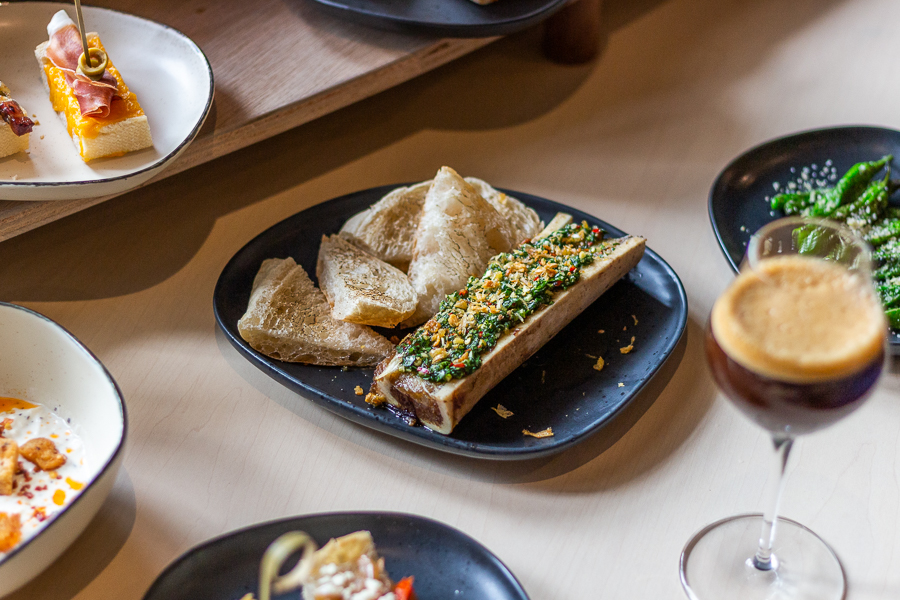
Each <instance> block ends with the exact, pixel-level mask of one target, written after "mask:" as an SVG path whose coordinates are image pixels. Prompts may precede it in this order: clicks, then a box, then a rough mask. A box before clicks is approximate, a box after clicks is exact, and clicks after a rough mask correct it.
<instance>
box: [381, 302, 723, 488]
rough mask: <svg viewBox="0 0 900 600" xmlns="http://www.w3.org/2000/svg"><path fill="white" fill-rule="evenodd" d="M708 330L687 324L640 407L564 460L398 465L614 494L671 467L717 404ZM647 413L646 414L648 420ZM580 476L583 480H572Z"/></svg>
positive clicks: (433, 460)
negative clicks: (708, 358)
mask: <svg viewBox="0 0 900 600" xmlns="http://www.w3.org/2000/svg"><path fill="white" fill-rule="evenodd" d="M703 339H704V330H703V327H702V326H701V325H699V324H698V323H696V322H695V321H694V320H693V319H688V323H687V328H686V331H685V335H684V337H683V338H682V339H681V341H680V342H679V344H678V346H677V347H676V349H675V351H674V352H673V353H672V356H671V357H670V358H669V360H668V361H667V362H666V364H665V365H664V366H663V368H662V369H661V370H660V371H659V372H658V373H657V375H656V377H654V378H653V379H652V380H651V381H650V383H649V384H648V385H647V387H645V388H644V389H643V390H642V392H641V393H640V394H638V396H637V397H636V398H635V400H634V401H633V402H632V403H631V404H629V405H628V407H627V408H626V409H625V410H624V411H623V412H622V413H620V414H619V415H618V416H617V417H616V418H615V419H614V420H613V421H612V422H611V423H610V424H609V425H607V426H606V427H605V428H604V429H602V430H600V431H599V432H597V433H596V434H595V435H593V436H592V437H590V438H589V439H587V440H585V441H584V442H582V443H580V444H578V445H577V446H575V447H573V448H571V449H569V450H566V451H565V452H562V453H560V454H558V455H555V456H551V457H547V458H540V459H534V460H527V461H516V462H506V461H503V462H493V461H481V460H476V461H473V460H471V459H467V458H463V457H458V456H448V455H446V454H443V453H440V452H437V451H434V450H431V449H425V448H423V449H421V450H417V451H416V453H415V454H405V455H404V456H400V457H397V458H401V459H405V460H407V462H410V463H413V464H415V465H416V466H419V467H422V468H426V469H431V470H435V471H439V472H441V473H444V474H450V475H454V476H460V477H465V478H475V479H481V480H483V481H490V482H493V483H502V484H535V483H542V482H545V483H547V484H548V485H552V486H553V489H554V493H583V492H593V491H598V490H603V489H612V488H616V487H618V486H621V485H624V484H626V483H627V482H629V481H631V480H634V479H637V478H640V477H642V476H644V475H646V474H647V473H648V472H650V471H653V470H655V469H657V468H660V466H661V465H662V464H663V463H665V462H666V460H667V459H668V458H669V457H670V456H671V455H672V454H673V453H674V452H675V451H676V450H677V449H678V447H680V446H681V444H683V443H684V441H685V440H687V439H688V437H690V435H691V433H692V432H693V431H694V429H695V428H696V426H697V424H698V423H700V422H701V421H702V420H703V415H704V414H705V413H706V411H707V410H708V409H709V407H710V406H711V405H712V402H713V400H714V399H715V386H714V385H713V383H712V381H711V379H710V377H709V376H708V375H706V374H705V359H704V356H705V355H704V349H703ZM645 413H646V414H645ZM575 471H578V474H577V476H574V477H565V479H564V482H563V483H562V485H560V482H558V481H554V482H552V483H550V480H556V479H557V478H563V477H564V476H566V475H568V474H572V473H573V472H575Z"/></svg>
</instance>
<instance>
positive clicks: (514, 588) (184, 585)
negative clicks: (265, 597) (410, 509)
mask: <svg viewBox="0 0 900 600" xmlns="http://www.w3.org/2000/svg"><path fill="white" fill-rule="evenodd" d="M363 529H365V530H368V531H369V532H371V533H372V537H373V539H374V540H375V547H376V549H377V550H378V553H379V554H380V555H381V556H383V557H384V559H385V566H386V567H387V571H388V573H389V574H390V575H391V577H392V578H393V579H394V580H395V581H397V580H400V579H402V578H403V577H407V576H409V575H412V576H413V577H415V588H416V593H417V594H418V596H419V598H466V599H467V600H528V595H527V594H526V593H525V590H524V589H522V586H521V585H520V584H519V582H518V581H516V578H515V577H514V576H513V574H512V573H511V572H510V571H509V569H507V568H506V565H504V564H503V563H502V562H500V560H499V559H498V558H497V557H496V556H494V555H493V554H491V552H490V550H488V549H487V548H485V547H484V546H482V545H481V544H479V543H478V542H476V541H475V540H473V539H472V538H470V537H469V536H467V535H466V534H464V533H462V532H461V531H459V530H457V529H454V528H452V527H449V526H447V525H444V524H443V523H439V522H437V521H432V520H431V519H425V518H423V517H417V516H415V515H405V514H399V513H376V512H373V513H332V514H322V515H309V516H303V517H294V518H291V519H284V520H281V521H272V522H270V523H263V524H261V525H255V526H253V527H248V528H247V529H241V530H239V531H235V532H232V533H229V534H226V535H224V536H222V537H219V538H216V539H214V540H211V541H209V542H206V543H205V544H202V545H200V546H197V547H196V548H194V549H192V550H189V551H188V552H186V553H185V554H183V555H182V556H181V557H180V558H178V559H176V560H175V562H173V563H172V564H170V565H169V566H168V567H166V569H165V570H164V571H163V572H162V573H161V574H160V576H159V577H157V578H156V581H155V582H154V583H153V585H152V586H151V587H150V589H149V590H148V591H147V594H146V595H145V596H144V600H239V598H242V597H243V596H244V594H247V593H249V592H253V593H254V594H256V591H257V588H258V586H259V561H260V559H261V558H262V555H263V552H265V550H266V548H267V547H268V546H269V544H271V543H272V542H273V541H274V540H275V538H277V537H278V536H280V535H282V534H283V533H287V532H288V531H297V530H300V531H305V532H306V533H308V534H309V535H311V536H312V538H313V539H314V540H316V543H318V544H319V546H320V547H321V546H323V545H324V544H325V543H326V542H327V541H328V540H329V539H331V538H333V537H339V536H342V535H346V534H348V533H353V532H354V531H360V530H363ZM457 590H458V592H457ZM299 597H300V594H299V592H296V591H294V592H290V593H287V594H283V595H281V596H277V598H280V599H282V600H287V599H288V598H290V599H291V600H296V599H297V598H299Z"/></svg>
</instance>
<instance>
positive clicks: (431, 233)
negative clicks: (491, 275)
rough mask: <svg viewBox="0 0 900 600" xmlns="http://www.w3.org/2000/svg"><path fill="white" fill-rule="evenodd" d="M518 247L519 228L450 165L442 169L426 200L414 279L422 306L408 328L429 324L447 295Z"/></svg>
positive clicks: (411, 269)
mask: <svg viewBox="0 0 900 600" xmlns="http://www.w3.org/2000/svg"><path fill="white" fill-rule="evenodd" d="M517 244H518V240H517V239H516V232H515V229H514V227H513V226H512V225H511V224H510V223H509V222H508V221H507V220H506V218H505V217H504V215H502V214H500V212H498V211H497V209H495V208H494V207H493V205H492V204H491V203H490V202H488V201H487V200H485V199H484V198H482V197H481V195H480V194H479V193H478V191H477V190H476V189H475V188H474V187H472V186H471V185H470V184H469V183H467V182H466V181H465V180H464V179H463V178H462V177H460V176H459V174H458V173H457V172H456V171H454V170H453V169H451V168H450V167H441V170H440V171H438V173H437V175H436V176H435V178H434V182H433V183H432V185H431V187H430V188H429V190H428V194H427V195H426V196H425V204H424V206H423V208H422V216H421V217H420V218H419V226H418V228H417V229H416V246H415V250H414V252H413V259H412V262H411V263H410V265H409V280H410V282H412V285H413V288H414V289H415V290H416V293H417V294H418V296H419V304H418V306H416V312H415V314H413V316H412V317H410V318H409V319H407V320H406V321H404V322H403V325H405V326H412V325H418V324H419V323H424V322H425V321H426V320H428V318H429V317H430V316H431V315H433V314H434V313H435V312H437V309H438V306H439V305H440V303H441V300H443V299H444V297H445V296H446V295H447V294H449V293H450V292H452V291H453V290H457V289H459V288H461V287H463V286H464V285H465V284H466V281H467V280H468V278H469V277H470V276H476V275H481V273H482V272H483V271H484V267H485V266H486V265H487V263H488V260H489V259H490V258H491V257H492V256H494V255H495V254H499V253H501V252H506V251H508V250H510V249H511V248H513V247H514V246H515V245H517Z"/></svg>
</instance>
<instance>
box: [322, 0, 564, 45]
mask: <svg viewBox="0 0 900 600" xmlns="http://www.w3.org/2000/svg"><path fill="white" fill-rule="evenodd" d="M316 1H317V2H318V3H319V4H320V5H322V6H323V7H324V8H326V9H327V10H328V11H330V12H331V13H333V14H336V15H338V16H341V17H343V18H347V19H351V20H353V21H357V22H360V23H364V24H368V25H373V26H375V27H379V28H382V29H392V30H395V31H404V32H410V33H417V32H418V33H432V34H436V35H442V36H449V37H488V36H493V35H508V34H510V33H514V32H516V31H520V30H522V29H525V28H526V27H530V26H531V25H534V24H535V23H538V22H540V21H542V20H543V19H546V18H547V17H549V16H550V15H552V14H553V13H554V12H556V11H557V10H559V9H560V8H562V7H563V5H564V4H565V3H566V0H498V1H497V2H494V3H493V4H488V5H485V6H480V5H478V4H475V3H474V2H471V1H470V0H316Z"/></svg>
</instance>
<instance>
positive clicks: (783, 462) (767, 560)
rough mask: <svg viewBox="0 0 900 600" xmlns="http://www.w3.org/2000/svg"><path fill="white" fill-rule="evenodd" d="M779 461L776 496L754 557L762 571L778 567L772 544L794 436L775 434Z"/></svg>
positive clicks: (764, 520) (764, 521)
mask: <svg viewBox="0 0 900 600" xmlns="http://www.w3.org/2000/svg"><path fill="white" fill-rule="evenodd" d="M772 442H773V443H774V444H775V454H776V458H777V462H776V465H775V477H776V481H777V483H776V485H775V498H774V499H773V500H772V502H771V504H769V509H768V511H767V512H766V514H765V515H763V525H762V531H761V532H760V534H759V548H758V549H757V550H756V556H754V557H753V559H752V560H753V566H754V567H756V568H757V569H759V570H760V571H772V570H774V569H777V568H778V561H777V559H776V558H775V556H773V555H772V546H773V544H775V530H776V528H777V525H778V509H779V507H780V505H781V492H783V491H784V481H785V479H786V478H785V472H786V471H787V464H788V457H789V456H790V453H791V448H792V447H793V445H794V438H791V437H786V436H777V435H776V436H773V437H772Z"/></svg>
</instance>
